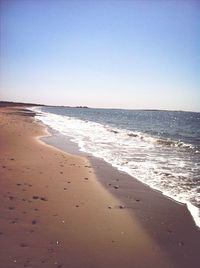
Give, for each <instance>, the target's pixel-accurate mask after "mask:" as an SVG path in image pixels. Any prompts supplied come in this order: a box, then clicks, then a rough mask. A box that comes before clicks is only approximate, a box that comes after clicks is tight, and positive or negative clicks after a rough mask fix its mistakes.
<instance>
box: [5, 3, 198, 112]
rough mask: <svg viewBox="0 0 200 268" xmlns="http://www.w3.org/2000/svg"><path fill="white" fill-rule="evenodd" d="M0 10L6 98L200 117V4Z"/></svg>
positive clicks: (12, 5) (20, 5)
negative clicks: (177, 112) (178, 112)
mask: <svg viewBox="0 0 200 268" xmlns="http://www.w3.org/2000/svg"><path fill="white" fill-rule="evenodd" d="M0 3H1V13H0V14H1V41H0V42H1V43H0V45H1V70H0V78H1V91H0V99H2V100H9V101H23V102H36V103H45V104H54V105H87V106H91V107H118V108H130V109H137V108H141V109H142V108H144V109H147V108H153V109H177V110H180V109H181V110H193V111H200V78H199V77H200V63H199V62H200V58H199V49H200V47H199V40H198V39H199V15H200V14H199V11H200V4H199V3H200V2H199V1H192V0H188V1H186V0H182V1H181V0H178V1H171V0H169V1H163V0H157V1H150V0H149V1H131V0H130V1H111V0H110V1H109V0H107V1H106V0H104V1H103V0H101V1H100V0H99V1H84V0H82V1H81V0H80V1H75V0H73V1H67V0H66V1H60V0H49V1H48V0H43V1H42V0H32V1H31V0H13V1H12V0H6V1H5V0H0Z"/></svg>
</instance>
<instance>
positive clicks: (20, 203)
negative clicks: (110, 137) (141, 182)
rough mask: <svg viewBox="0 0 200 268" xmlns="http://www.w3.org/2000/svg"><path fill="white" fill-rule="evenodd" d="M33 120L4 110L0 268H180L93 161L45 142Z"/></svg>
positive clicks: (18, 111)
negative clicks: (103, 181) (101, 176)
mask: <svg viewBox="0 0 200 268" xmlns="http://www.w3.org/2000/svg"><path fill="white" fill-rule="evenodd" d="M33 115H34V114H32V113H29V114H28V116H27V112H26V111H25V110H22V109H21V108H1V109H0V127H1V128H0V150H1V154H0V191H1V192H0V215H1V217H0V267H2V268H12V267H17V268H21V267H38V268H42V267H46V268H47V267H48V268H51V267H66V268H68V267H69V268H75V267H76V268H97V267H98V268H111V267H116V268H119V267H120V268H121V267H124V268H129V267H130V268H134V267H135V268H143V267H158V268H159V267H160V268H161V267H162V268H164V267H177V266H176V265H175V263H174V262H173V260H172V259H171V257H170V254H168V252H167V251H166V250H164V249H163V247H162V245H161V244H160V243H159V244H158V243H157V242H156V240H155V239H154V238H153V236H151V235H150V233H149V232H147V231H146V229H145V228H144V226H143V225H142V224H140V222H139V221H138V219H137V217H135V216H134V215H133V213H131V212H130V211H129V210H127V209H124V207H123V206H124V204H123V203H122V202H121V201H120V200H119V199H118V198H116V197H115V196H114V195H113V194H112V193H110V192H109V191H107V190H106V189H105V187H103V186H102V184H101V183H100V182H99V180H98V178H97V177H96V175H95V171H94V170H93V168H92V166H91V163H90V162H89V160H88V159H86V158H84V157H80V156H74V155H70V154H66V153H64V152H62V151H61V150H59V149H56V148H54V147H52V146H49V145H46V144H45V143H43V142H42V141H40V139H39V137H42V136H45V135H48V132H47V130H46V129H45V128H44V127H43V126H42V125H40V124H38V123H36V122H35V121H34V118H33Z"/></svg>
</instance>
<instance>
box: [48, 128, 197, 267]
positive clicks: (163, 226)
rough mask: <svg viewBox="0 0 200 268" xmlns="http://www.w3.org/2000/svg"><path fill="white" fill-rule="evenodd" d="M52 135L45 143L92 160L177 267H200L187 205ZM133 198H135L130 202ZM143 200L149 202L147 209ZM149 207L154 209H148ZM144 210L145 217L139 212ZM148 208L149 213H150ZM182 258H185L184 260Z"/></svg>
mask: <svg viewBox="0 0 200 268" xmlns="http://www.w3.org/2000/svg"><path fill="white" fill-rule="evenodd" d="M51 134H52V135H50V136H49V137H47V139H46V138H44V141H45V142H46V143H48V144H51V145H53V146H55V147H57V148H60V149H62V150H64V151H66V152H67V151H70V153H72V154H76V155H77V154H78V155H83V156H85V157H87V158H88V159H89V160H90V162H91V164H92V167H94V170H95V174H96V175H97V178H98V180H99V181H100V183H101V184H102V185H103V187H104V188H105V189H106V190H108V191H110V192H111V194H112V195H114V196H115V197H116V198H117V199H119V200H121V201H122V203H123V204H124V208H126V209H128V210H129V211H131V213H132V210H134V212H133V214H134V216H135V214H136V216H137V218H138V219H139V221H140V224H142V226H143V228H144V229H145V230H148V234H150V235H151V236H153V238H154V239H155V240H156V241H157V242H158V244H161V245H162V246H164V247H166V248H165V250H166V252H168V253H169V254H170V256H171V257H172V258H173V260H175V262H176V266H174V267H190V265H192V263H193V265H197V264H199V263H200V257H199V254H198V248H199V247H200V229H199V227H198V226H197V225H196V224H195V221H194V219H193V217H192V215H191V212H190V211H189V209H188V208H187V205H186V204H185V203H181V202H179V201H177V200H174V199H173V198H171V197H169V196H167V195H164V194H163V193H162V192H161V191H160V190H157V189H154V188H151V187H150V186H148V185H147V184H145V183H143V182H141V181H139V180H137V179H135V178H133V177H132V176H131V175H129V174H127V173H125V172H124V171H119V170H118V169H116V168H115V167H113V166H112V165H111V164H109V163H107V162H105V161H104V160H102V159H100V158H96V157H94V156H92V155H90V154H87V153H85V152H81V151H79V148H78V145H77V144H74V143H73V142H71V141H69V138H67V137H65V136H64V135H61V134H58V133H56V131H54V130H53V131H52V133H51ZM116 178H117V179H116ZM119 185H120V186H119ZM114 186H119V188H117V189H115V187H114ZM134 188H136V190H135V189H134ZM134 194H135V198H131V196H132V195H134ZM143 195H144V196H145V195H147V197H148V198H143ZM141 196H142V197H141ZM129 199H130V200H131V199H134V200H135V201H136V202H135V204H133V203H134V202H130V200H129ZM143 199H144V200H145V199H146V200H145V202H146V205H145V204H144V202H143V201H144V200H143ZM142 203H143V204H142ZM148 204H152V205H149V207H148ZM141 207H142V209H143V210H144V213H142V212H140V211H139V209H141ZM148 208H149V209H150V210H149V211H148ZM164 213H166V215H164ZM153 218H154V219H153ZM155 230H156V231H157V232H155ZM183 248H184V249H183ZM183 254H184V257H183V256H182V255H183Z"/></svg>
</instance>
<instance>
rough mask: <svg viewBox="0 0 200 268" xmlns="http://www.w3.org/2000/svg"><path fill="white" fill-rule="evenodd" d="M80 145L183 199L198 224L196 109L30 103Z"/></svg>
mask: <svg viewBox="0 0 200 268" xmlns="http://www.w3.org/2000/svg"><path fill="white" fill-rule="evenodd" d="M33 110H34V111H35V112H37V115H36V119H38V120H40V121H42V122H43V123H44V124H45V125H47V126H49V127H50V128H52V129H54V130H55V131H58V132H59V133H61V134H63V135H66V136H67V137H69V138H70V140H71V141H72V142H74V143H76V144H77V145H78V147H79V148H80V151H83V152H87V153H89V154H91V155H93V156H95V157H99V158H102V159H104V160H105V161H106V162H108V163H110V164H111V165H112V166H114V167H116V168H117V169H118V170H120V171H124V172H126V173H128V174H129V175H131V176H132V177H134V178H135V179H137V180H140V181H141V182H143V183H145V184H147V185H149V186H150V187H151V188H153V189H156V190H159V191H161V192H162V193H163V194H164V195H166V196H168V197H170V198H172V199H174V200H175V201H178V202H180V203H184V204H186V205H187V207H188V209H189V211H190V213H191V215H192V217H193V219H194V222H195V224H196V225H197V226H198V227H200V113H194V112H183V111H159V110H155V111H154V110H123V109H93V108H89V109H87V108H66V107H55V106H54V107H53V106H44V107H34V108H33Z"/></svg>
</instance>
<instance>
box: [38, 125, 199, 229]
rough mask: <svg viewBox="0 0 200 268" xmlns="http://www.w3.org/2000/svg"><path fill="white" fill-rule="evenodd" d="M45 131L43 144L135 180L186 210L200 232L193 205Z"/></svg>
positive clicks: (59, 135) (63, 138)
mask: <svg viewBox="0 0 200 268" xmlns="http://www.w3.org/2000/svg"><path fill="white" fill-rule="evenodd" d="M41 124H43V123H41ZM47 129H48V131H49V135H48V136H46V137H42V139H41V140H43V141H44V143H47V144H51V145H52V146H55V147H56V148H59V149H60V150H63V151H65V152H69V151H70V153H71V154H74V155H80V156H83V157H86V158H88V159H89V160H90V159H92V161H93V162H94V163H95V162H102V164H103V163H104V164H105V165H108V166H110V168H111V169H113V170H116V171H117V172H119V173H121V174H124V176H128V177H129V178H130V179H132V180H136V181H137V182H139V183H141V184H142V185H144V187H147V188H149V189H150V191H155V192H157V193H158V194H160V195H162V196H163V197H164V198H167V199H169V200H171V201H172V202H175V203H176V204H178V205H181V206H184V207H185V208H186V209H187V210H188V212H189V213H190V216H191V218H192V221H193V223H194V225H195V227H196V228H197V230H199V231H200V227H199V226H198V224H197V222H198V220H197V219H195V216H193V215H194V214H195V213H194V212H192V210H191V209H189V208H188V207H189V205H190V206H192V207H194V208H192V209H193V210H194V209H198V208H196V207H195V206H194V205H192V204H190V203H184V202H181V201H179V200H177V199H175V198H173V197H172V196H169V195H167V194H165V193H164V192H162V191H161V190H159V189H157V188H153V187H151V186H150V185H148V184H147V183H145V182H143V181H141V180H138V179H136V178H134V177H133V176H132V175H131V174H129V173H127V172H125V171H123V170H119V169H118V168H117V167H115V166H112V164H110V163H108V162H106V161H105V160H104V159H101V158H98V157H95V156H93V155H92V154H90V153H86V152H83V151H80V148H79V147H78V144H76V143H74V142H72V141H70V138H69V137H66V136H64V135H63V134H60V133H58V132H57V131H55V130H53V129H50V127H48V126H47Z"/></svg>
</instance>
